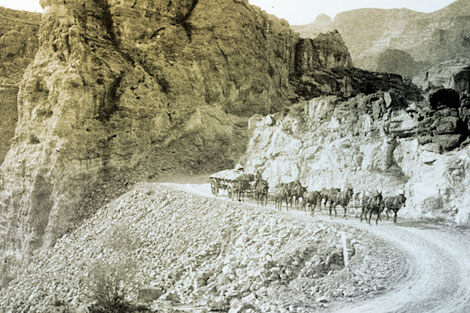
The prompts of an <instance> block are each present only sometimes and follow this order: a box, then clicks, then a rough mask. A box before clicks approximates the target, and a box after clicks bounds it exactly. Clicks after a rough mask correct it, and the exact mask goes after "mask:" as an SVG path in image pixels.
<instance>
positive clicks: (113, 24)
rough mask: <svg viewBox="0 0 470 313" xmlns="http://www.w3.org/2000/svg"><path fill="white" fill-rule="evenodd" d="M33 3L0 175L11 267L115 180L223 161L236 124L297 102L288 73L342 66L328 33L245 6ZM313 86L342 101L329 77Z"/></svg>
mask: <svg viewBox="0 0 470 313" xmlns="http://www.w3.org/2000/svg"><path fill="white" fill-rule="evenodd" d="M41 4H42V6H43V7H44V9H45V13H44V15H43V17H42V24H41V28H40V31H39V43H40V46H39V50H38V52H37V54H36V57H35V59H34V61H33V62H32V63H31V64H30V66H29V67H28V69H27V71H26V73H25V75H24V79H23V81H22V83H21V85H20V89H19V94H18V103H19V105H18V116H19V120H18V126H17V128H16V134H15V137H14V138H13V141H12V146H11V149H10V151H9V152H8V154H7V156H6V158H5V161H4V163H3V165H2V167H1V170H2V174H3V185H2V191H1V198H2V201H3V202H2V204H1V209H0V211H1V214H2V216H6V220H5V221H4V222H3V224H5V225H4V227H2V235H1V239H0V244H1V248H2V250H3V251H5V254H6V255H15V256H17V262H16V265H12V266H17V265H18V264H21V263H23V264H26V262H27V258H28V257H27V256H28V255H29V254H28V251H31V250H33V249H36V248H39V247H42V246H48V245H51V244H53V243H54V242H55V241H56V239H57V238H58V237H60V236H61V235H62V234H64V233H66V232H68V231H70V230H72V229H74V228H75V227H76V226H77V225H78V224H80V222H81V221H82V220H83V219H84V218H87V217H89V216H91V215H92V214H93V213H94V212H95V211H96V209H97V208H98V207H100V205H101V204H103V203H104V202H106V201H108V200H109V199H111V198H112V197H113V196H114V195H115V194H117V193H119V192H121V191H122V190H123V189H124V188H126V186H127V185H128V184H129V183H133V182H135V181H141V180H146V179H153V178H155V177H156V176H158V175H160V174H162V173H166V172H174V171H177V170H179V171H183V172H186V173H190V172H191V171H194V170H201V171H208V170H211V171H213V170H215V169H219V168H226V167H230V166H232V165H233V163H234V162H235V161H236V160H237V159H238V157H239V156H240V155H241V154H242V153H243V151H244V149H245V148H246V142H247V130H246V126H247V122H248V116H249V115H251V114H254V113H262V114H267V113H270V112H276V111H277V110H279V109H281V108H282V107H283V106H284V105H286V104H289V103H290V102H291V101H296V100H297V99H299V98H302V95H300V94H299V93H298V92H297V90H299V89H301V87H300V86H301V84H302V80H301V79H298V78H299V77H303V76H302V73H300V72H299V71H302V70H306V71H308V72H310V71H316V73H321V72H322V71H323V72H325V73H329V70H330V68H333V67H338V66H339V67H348V66H350V65H351V58H350V56H349V54H348V53H347V50H346V48H345V47H344V45H342V41H339V36H338V35H332V36H331V38H330V37H328V36H325V37H322V38H321V39H318V40H317V41H316V42H314V43H318V44H319V46H318V47H317V46H315V45H313V44H312V42H310V40H306V39H300V38H299V37H298V35H297V34H296V33H294V32H292V31H291V30H290V28H289V26H288V24H287V23H286V22H284V21H282V20H278V19H276V18H274V17H271V16H268V15H266V14H265V13H263V12H261V11H260V10H259V9H257V8H255V7H252V6H250V5H248V3H247V2H246V1H232V0H223V1H215V0H199V1H197V0H194V1H178V2H176V1H170V0H168V1H165V0H161V1H112V0H109V1H105V0H93V1H81V0H74V1H67V2H65V3H64V1H55V0H42V1H41ZM328 42H334V43H335V45H334V46H333V47H330V46H329V45H328ZM300 49H302V50H301V51H302V53H299V51H300ZM330 54H331V55H330ZM325 75H326V74H325ZM318 77H321V75H318ZM310 82H312V80H311V81H310ZM317 84H318V85H320V86H323V87H322V88H323V89H329V90H330V91H331V93H337V94H340V93H341V92H342V91H341V90H340V89H338V88H336V87H335V84H336V81H335V80H328V79H323V80H321V79H319V80H318V83H317ZM329 84H333V86H330V87H328V85H329ZM23 258H24V259H23ZM2 264H3V263H2ZM12 264H15V262H13V263H12Z"/></svg>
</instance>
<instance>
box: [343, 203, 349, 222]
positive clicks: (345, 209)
mask: <svg viewBox="0 0 470 313" xmlns="http://www.w3.org/2000/svg"><path fill="white" fill-rule="evenodd" d="M343 208H344V215H343V217H344V219H346V212H347V210H348V209H347V205H345V206H343Z"/></svg>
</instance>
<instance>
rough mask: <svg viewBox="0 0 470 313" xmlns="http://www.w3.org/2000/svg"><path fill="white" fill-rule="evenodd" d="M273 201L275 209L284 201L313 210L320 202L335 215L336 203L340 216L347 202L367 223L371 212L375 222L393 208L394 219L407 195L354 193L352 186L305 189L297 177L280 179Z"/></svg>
mask: <svg viewBox="0 0 470 313" xmlns="http://www.w3.org/2000/svg"><path fill="white" fill-rule="evenodd" d="M273 199H274V203H275V206H276V208H277V209H282V206H283V203H285V204H286V209H287V210H289V206H290V207H291V208H293V207H294V206H295V207H297V208H299V207H300V208H301V209H304V210H307V211H310V212H311V214H312V215H313V214H315V209H317V208H318V209H319V210H321V209H322V206H323V207H324V208H326V209H327V210H328V213H329V215H330V216H331V215H332V213H333V212H334V215H335V216H336V215H337V210H336V209H337V207H341V208H342V209H343V217H344V218H346V214H347V209H348V207H350V206H353V207H355V208H360V209H361V214H360V218H361V221H362V220H363V219H366V220H367V221H368V222H369V224H370V220H371V218H372V215H373V214H376V215H377V219H376V224H377V223H378V221H379V220H381V214H382V212H383V211H384V210H385V213H386V215H387V220H388V219H389V212H390V211H393V213H394V217H393V222H394V223H396V222H397V213H398V211H399V210H400V209H401V208H402V207H404V206H405V202H406V197H405V195H404V194H399V195H398V196H393V197H385V198H384V197H383V196H382V192H379V191H376V192H369V193H367V192H358V193H354V190H353V189H352V188H345V189H343V190H341V189H339V188H330V189H322V190H314V191H307V188H305V187H303V186H302V185H301V183H300V182H299V181H294V182H291V183H283V184H280V185H279V186H278V187H277V191H276V192H275V193H274V195H273Z"/></svg>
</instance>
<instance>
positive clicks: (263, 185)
mask: <svg viewBox="0 0 470 313" xmlns="http://www.w3.org/2000/svg"><path fill="white" fill-rule="evenodd" d="M268 190H269V185H268V182H267V181H266V180H264V179H259V180H257V181H256V183H255V198H256V204H258V205H260V204H261V205H263V206H266V205H267V204H268Z"/></svg>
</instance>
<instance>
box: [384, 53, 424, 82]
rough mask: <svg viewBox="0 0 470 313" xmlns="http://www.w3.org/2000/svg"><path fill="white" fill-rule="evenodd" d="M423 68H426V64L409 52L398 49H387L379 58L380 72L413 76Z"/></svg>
mask: <svg viewBox="0 0 470 313" xmlns="http://www.w3.org/2000/svg"><path fill="white" fill-rule="evenodd" d="M422 68H426V65H423V64H419V62H416V61H415V60H414V59H413V57H412V56H411V55H410V54H409V53H407V52H404V51H401V50H396V49H387V50H385V51H384V52H382V53H381V54H380V55H379V56H378V59H377V71H378V72H386V73H393V74H398V75H402V76H405V77H409V78H411V77H414V76H415V75H417V74H419V72H420V70H421V69H422Z"/></svg>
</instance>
